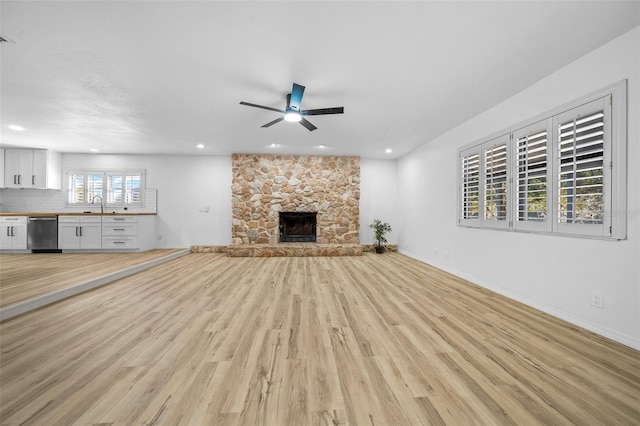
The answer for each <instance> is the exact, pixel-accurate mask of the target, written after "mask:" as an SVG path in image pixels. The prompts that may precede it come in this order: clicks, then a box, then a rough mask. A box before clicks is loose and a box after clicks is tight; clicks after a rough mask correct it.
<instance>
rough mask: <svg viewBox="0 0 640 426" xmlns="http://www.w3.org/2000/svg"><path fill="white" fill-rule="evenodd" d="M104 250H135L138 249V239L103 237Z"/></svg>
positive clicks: (130, 237)
mask: <svg viewBox="0 0 640 426" xmlns="http://www.w3.org/2000/svg"><path fill="white" fill-rule="evenodd" d="M102 248H103V249H117V248H121V249H135V248H138V238H137V237H132V236H122V237H118V236H113V237H102Z"/></svg>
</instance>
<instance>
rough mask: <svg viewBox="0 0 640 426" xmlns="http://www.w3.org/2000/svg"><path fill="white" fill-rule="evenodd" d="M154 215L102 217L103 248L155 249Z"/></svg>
mask: <svg viewBox="0 0 640 426" xmlns="http://www.w3.org/2000/svg"><path fill="white" fill-rule="evenodd" d="M155 241H156V218H155V216H153V215H139V216H137V215H127V216H102V248H103V249H109V250H129V251H146V250H151V249H153V248H155Z"/></svg>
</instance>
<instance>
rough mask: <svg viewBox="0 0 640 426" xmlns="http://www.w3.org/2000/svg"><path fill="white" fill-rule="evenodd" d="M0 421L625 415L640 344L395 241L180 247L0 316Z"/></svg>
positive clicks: (517, 419) (426, 421)
mask: <svg viewBox="0 0 640 426" xmlns="http://www.w3.org/2000/svg"><path fill="white" fill-rule="evenodd" d="M14 273H15V274H16V275H15V276H20V275H23V276H27V275H28V273H26V272H24V273H20V272H14ZM0 423H1V424H3V425H18V424H34V425H42V424H65V425H67V424H69V425H76V424H77V425H87V424H96V425H97V424H105V425H106V424H109V425H118V424H122V425H124V424H156V425H195V426H199V425H205V424H216V425H252V426H253V425H303V424H310V425H371V424H373V425H405V424H406V425H443V424H465V425H473V424H496V425H509V424H527V425H529V424H531V425H535V424H540V425H544V424H555V425H565V424H567V425H568V424H602V425H609V424H631V425H632V424H640V353H639V352H638V351H636V350H633V349H630V348H628V347H625V346H623V345H620V344H617V343H615V342H612V341H610V340H608V339H605V338H603V337H601V336H597V335H595V334H593V333H590V332H588V331H586V330H583V329H580V328H578V327H576V326H574V325H571V324H568V323H566V322H563V321H561V320H558V319H556V318H553V317H551V316H549V315H546V314H544V313H541V312H539V311H537V310H535V309H532V308H530V307H527V306H525V305H522V304H520V303H517V302H514V301H512V300H509V299H507V298H505V297H502V296H500V295H497V294H495V293H492V292H490V291H488V290H486V289H483V288H481V287H478V286H476V285H474V284H472V283H469V282H467V281H465V280H462V279H460V278H458V277H455V276H452V275H449V274H447V273H445V272H443V271H440V270H437V269H435V268H432V267H430V266H428V265H425V264H423V263H421V262H418V261H416V260H413V259H411V258H408V257H406V256H403V255H401V254H398V253H385V254H384V255H382V256H380V255H376V254H369V253H366V254H365V255H364V256H362V257H357V258H227V257H225V256H224V255H222V254H190V255H187V256H184V257H181V258H178V259H175V260H172V261H171V262H168V263H166V264H162V265H158V266H155V267H153V268H152V269H149V270H147V271H143V272H140V273H138V274H136V275H133V276H130V277H127V278H123V279H121V280H118V281H115V282H113V283H111V284H108V285H106V286H104V287H101V288H98V289H94V290H92V291H90V292H87V293H84V294H81V295H77V296H75V297H72V298H70V299H67V300H64V301H61V302H58V303H56V304H54V305H51V306H47V307H43V308H41V309H38V310H36V311H33V312H29V313H27V314H24V315H22V316H19V317H15V318H12V319H9V320H6V321H3V322H0Z"/></svg>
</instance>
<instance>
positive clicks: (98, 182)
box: [66, 170, 144, 207]
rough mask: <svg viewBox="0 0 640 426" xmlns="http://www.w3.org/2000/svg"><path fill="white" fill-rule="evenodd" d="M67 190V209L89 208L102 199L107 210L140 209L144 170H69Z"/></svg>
mask: <svg viewBox="0 0 640 426" xmlns="http://www.w3.org/2000/svg"><path fill="white" fill-rule="evenodd" d="M66 189H67V205H69V206H90V205H92V204H95V203H98V202H99V201H100V199H102V203H103V204H104V205H105V206H109V207H141V206H142V201H143V200H142V193H143V191H144V171H143V170H100V171H97V170H69V171H67V187H66ZM96 197H98V198H97V199H96Z"/></svg>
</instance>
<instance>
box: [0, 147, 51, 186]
mask: <svg viewBox="0 0 640 426" xmlns="http://www.w3.org/2000/svg"><path fill="white" fill-rule="evenodd" d="M4 154H5V155H4V185H3V187H5V188H38V189H61V188H62V155H61V154H60V153H59V152H53V151H49V150H46V149H25V148H19V149H17V148H16V149H14V148H8V149H5V153H4Z"/></svg>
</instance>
